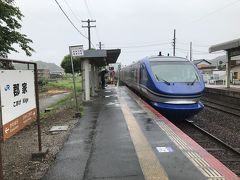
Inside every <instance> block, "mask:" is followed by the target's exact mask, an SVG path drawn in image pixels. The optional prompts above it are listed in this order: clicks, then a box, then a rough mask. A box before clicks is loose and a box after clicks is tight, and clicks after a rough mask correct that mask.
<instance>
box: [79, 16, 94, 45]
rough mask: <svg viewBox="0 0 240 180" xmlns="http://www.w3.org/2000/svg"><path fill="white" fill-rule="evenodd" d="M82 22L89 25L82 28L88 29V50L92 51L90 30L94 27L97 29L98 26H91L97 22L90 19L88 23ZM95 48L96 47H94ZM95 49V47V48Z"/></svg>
mask: <svg viewBox="0 0 240 180" xmlns="http://www.w3.org/2000/svg"><path fill="white" fill-rule="evenodd" d="M82 22H87V23H88V25H87V26H82V27H83V28H88V49H91V44H92V42H91V32H90V29H91V28H93V27H96V26H91V25H90V23H91V22H96V21H95V20H90V19H88V20H87V21H82ZM92 45H93V44H92ZM93 47H94V45H93ZM94 48H95V47H94Z"/></svg>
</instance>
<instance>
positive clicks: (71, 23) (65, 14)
mask: <svg viewBox="0 0 240 180" xmlns="http://www.w3.org/2000/svg"><path fill="white" fill-rule="evenodd" d="M54 1H55V2H56V3H57V5H58V7H59V8H60V9H61V11H62V13H63V14H64V15H65V17H66V18H67V19H68V21H69V22H70V23H71V25H72V26H73V27H74V28H75V29H76V30H77V32H78V33H79V34H80V35H82V36H83V37H84V38H86V39H88V38H87V36H85V35H84V34H83V33H82V32H81V31H80V30H79V29H78V28H77V27H76V26H75V25H74V23H73V22H72V21H71V19H70V18H69V17H68V15H67V14H66V13H65V11H64V10H63V9H62V7H61V5H60V4H59V3H58V1H57V0H54Z"/></svg>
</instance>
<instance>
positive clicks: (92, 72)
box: [91, 65, 96, 96]
mask: <svg viewBox="0 0 240 180" xmlns="http://www.w3.org/2000/svg"><path fill="white" fill-rule="evenodd" d="M91 95H92V96H96V93H95V66H94V65H92V66H91Z"/></svg>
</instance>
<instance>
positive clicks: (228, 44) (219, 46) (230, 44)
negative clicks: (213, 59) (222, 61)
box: [209, 38, 240, 53]
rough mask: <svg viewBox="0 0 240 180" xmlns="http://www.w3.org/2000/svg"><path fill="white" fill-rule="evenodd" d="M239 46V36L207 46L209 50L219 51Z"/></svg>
mask: <svg viewBox="0 0 240 180" xmlns="http://www.w3.org/2000/svg"><path fill="white" fill-rule="evenodd" d="M237 47H240V38H239V39H235V40H232V41H228V42H224V43H221V44H216V45H213V46H211V47H210V48H209V52H210V53H211V52H215V51H221V50H230V49H234V48H237Z"/></svg>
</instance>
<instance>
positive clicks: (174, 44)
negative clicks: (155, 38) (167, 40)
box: [173, 29, 176, 56]
mask: <svg viewBox="0 0 240 180" xmlns="http://www.w3.org/2000/svg"><path fill="white" fill-rule="evenodd" d="M175 52H176V29H174V35H173V56H175Z"/></svg>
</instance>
